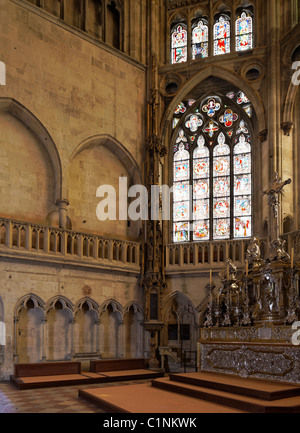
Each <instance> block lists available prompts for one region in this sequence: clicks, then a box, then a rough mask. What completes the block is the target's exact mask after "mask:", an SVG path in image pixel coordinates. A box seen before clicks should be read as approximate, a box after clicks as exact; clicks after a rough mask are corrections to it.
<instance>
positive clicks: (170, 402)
mask: <svg viewBox="0 0 300 433" xmlns="http://www.w3.org/2000/svg"><path fill="white" fill-rule="evenodd" d="M78 395H79V397H82V398H84V399H86V400H88V401H91V402H93V403H94V404H96V405H98V406H99V407H101V408H102V409H104V410H105V411H106V412H110V413H157V414H159V413H164V414H170V413H242V411H240V410H237V409H232V408H230V407H225V406H221V405H218V404H214V403H210V402H206V401H200V400H197V399H195V398H192V397H187V396H184V395H179V394H173V393H172V394H171V393H170V392H169V391H164V390H160V389H157V388H154V387H153V386H151V384H149V385H128V386H120V387H119V386H117V387H113V388H111V387H110V388H96V389H90V390H79V391H78Z"/></svg>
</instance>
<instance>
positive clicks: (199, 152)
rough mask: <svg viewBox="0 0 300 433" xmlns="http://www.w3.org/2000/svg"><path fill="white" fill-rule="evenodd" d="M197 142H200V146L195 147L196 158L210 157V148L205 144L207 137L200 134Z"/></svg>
mask: <svg viewBox="0 0 300 433" xmlns="http://www.w3.org/2000/svg"><path fill="white" fill-rule="evenodd" d="M197 144H198V146H197V147H196V148H195V150H194V154H193V156H194V159H199V158H208V157H209V150H208V148H207V147H206V146H205V139H204V137H203V135H200V137H199V138H198V141H197Z"/></svg>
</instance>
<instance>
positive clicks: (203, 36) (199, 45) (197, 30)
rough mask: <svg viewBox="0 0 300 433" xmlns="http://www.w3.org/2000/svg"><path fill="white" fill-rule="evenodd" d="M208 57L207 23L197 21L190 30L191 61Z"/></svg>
mask: <svg viewBox="0 0 300 433" xmlns="http://www.w3.org/2000/svg"><path fill="white" fill-rule="evenodd" d="M199 57H201V58H205V57H208V23H207V21H206V20H204V19H202V20H199V21H198V22H197V23H196V24H195V25H194V27H193V29H192V59H193V60H194V59H196V58H199Z"/></svg>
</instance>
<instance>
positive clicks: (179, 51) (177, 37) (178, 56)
mask: <svg viewBox="0 0 300 433" xmlns="http://www.w3.org/2000/svg"><path fill="white" fill-rule="evenodd" d="M171 51H172V63H173V64H175V63H182V62H186V61H187V31H186V29H185V27H184V26H183V25H178V26H177V27H176V28H175V30H173V32H172V35H171Z"/></svg>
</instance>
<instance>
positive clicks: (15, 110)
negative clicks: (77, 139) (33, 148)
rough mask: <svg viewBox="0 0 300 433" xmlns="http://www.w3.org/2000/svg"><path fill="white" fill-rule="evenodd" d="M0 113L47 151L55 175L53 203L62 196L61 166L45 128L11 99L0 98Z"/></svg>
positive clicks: (54, 146)
mask: <svg viewBox="0 0 300 433" xmlns="http://www.w3.org/2000/svg"><path fill="white" fill-rule="evenodd" d="M0 113H10V114H11V115H13V116H14V117H16V118H17V119H18V120H20V121H21V122H23V123H24V124H25V125H26V126H27V127H28V128H29V129H30V130H31V131H32V132H33V133H34V134H35V135H36V136H37V137H38V138H39V141H40V143H41V144H42V146H43V147H44V148H45V150H46V151H47V153H48V155H49V157H50V160H51V162H52V165H53V169H54V175H55V202H56V201H57V200H59V199H60V198H61V195H62V164H61V160H60V156H59V153H58V150H57V147H56V145H55V143H54V141H53V139H52V137H51V136H50V134H49V132H48V131H47V129H46V128H45V126H44V125H43V124H42V123H41V122H40V121H39V119H38V118H37V117H36V116H35V115H34V114H33V113H32V112H31V111H29V110H28V109H27V108H26V107H24V106H23V105H22V104H20V103H19V102H18V101H16V100H15V99H12V98H0Z"/></svg>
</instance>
